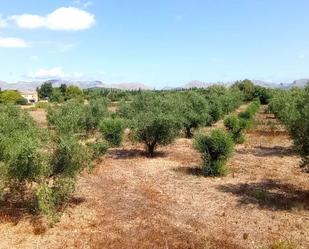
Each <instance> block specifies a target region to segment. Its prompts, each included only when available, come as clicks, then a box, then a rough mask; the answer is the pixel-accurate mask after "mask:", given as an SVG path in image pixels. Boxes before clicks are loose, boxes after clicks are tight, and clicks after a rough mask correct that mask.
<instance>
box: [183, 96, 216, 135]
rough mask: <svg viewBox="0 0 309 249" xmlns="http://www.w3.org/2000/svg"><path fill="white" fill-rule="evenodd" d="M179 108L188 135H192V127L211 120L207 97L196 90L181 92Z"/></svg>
mask: <svg viewBox="0 0 309 249" xmlns="http://www.w3.org/2000/svg"><path fill="white" fill-rule="evenodd" d="M177 110H178V111H179V114H178V115H179V116H180V117H181V118H182V122H183V126H184V128H185V131H186V137H187V138H191V137H192V135H193V134H192V129H193V128H198V127H199V126H201V125H206V124H208V123H209V122H210V120H211V117H210V115H209V107H208V103H207V101H206V99H205V98H204V97H203V96H202V95H201V94H198V93H196V92H192V91H190V92H185V93H183V94H179V96H178V99H177Z"/></svg>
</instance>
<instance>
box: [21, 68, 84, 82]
mask: <svg viewBox="0 0 309 249" xmlns="http://www.w3.org/2000/svg"><path fill="white" fill-rule="evenodd" d="M83 76H84V74H83V73H82V72H73V73H65V72H64V70H63V68H62V67H60V66H57V67H53V68H49V69H46V68H41V69H38V70H36V71H32V72H29V73H27V74H26V75H24V77H26V78H28V79H29V78H30V79H34V80H48V79H70V80H79V79H82V78H83Z"/></svg>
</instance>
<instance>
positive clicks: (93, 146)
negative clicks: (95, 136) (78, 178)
mask: <svg viewBox="0 0 309 249" xmlns="http://www.w3.org/2000/svg"><path fill="white" fill-rule="evenodd" d="M87 146H88V148H89V149H90V151H91V154H92V159H98V158H100V157H102V156H104V155H105V154H106V152H107V149H108V144H107V143H105V142H101V141H96V142H94V143H87Z"/></svg>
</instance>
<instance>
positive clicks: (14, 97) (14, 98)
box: [0, 90, 22, 104]
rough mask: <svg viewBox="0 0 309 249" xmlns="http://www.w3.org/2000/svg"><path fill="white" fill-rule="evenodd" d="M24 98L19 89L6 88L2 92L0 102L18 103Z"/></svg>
mask: <svg viewBox="0 0 309 249" xmlns="http://www.w3.org/2000/svg"><path fill="white" fill-rule="evenodd" d="M21 99H22V96H21V95H20V93H19V92H18V91H15V90H5V91H1V93H0V103H4V104H16V103H17V102H18V101H20V100H21Z"/></svg>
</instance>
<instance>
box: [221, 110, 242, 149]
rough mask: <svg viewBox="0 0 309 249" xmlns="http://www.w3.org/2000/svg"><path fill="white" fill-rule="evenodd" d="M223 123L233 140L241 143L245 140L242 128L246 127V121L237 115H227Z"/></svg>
mask: <svg viewBox="0 0 309 249" xmlns="http://www.w3.org/2000/svg"><path fill="white" fill-rule="evenodd" d="M224 125H225V127H226V128H227V130H228V131H229V132H230V134H231V136H232V138H233V141H234V142H235V143H238V144H241V143H243V142H244V141H245V136H244V130H245V129H246V121H245V120H244V119H241V118H238V117H237V116H234V115H233V116H228V117H226V118H225V119H224Z"/></svg>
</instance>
